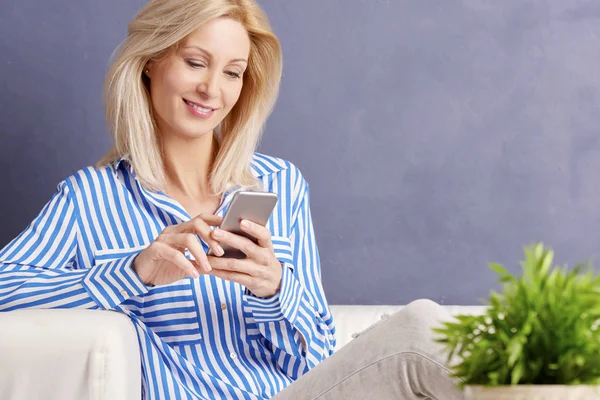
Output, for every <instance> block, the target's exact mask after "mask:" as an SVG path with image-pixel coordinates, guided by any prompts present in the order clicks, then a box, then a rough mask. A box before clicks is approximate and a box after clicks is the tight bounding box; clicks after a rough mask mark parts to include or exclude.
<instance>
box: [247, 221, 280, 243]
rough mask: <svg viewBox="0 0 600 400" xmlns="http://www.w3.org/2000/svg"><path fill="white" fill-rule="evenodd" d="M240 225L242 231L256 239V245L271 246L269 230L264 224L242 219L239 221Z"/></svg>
mask: <svg viewBox="0 0 600 400" xmlns="http://www.w3.org/2000/svg"><path fill="white" fill-rule="evenodd" d="M240 227H241V228H242V230H243V231H244V232H246V233H248V234H250V235H251V236H253V237H255V238H256V239H258V245H259V246H260V247H264V248H266V249H270V248H271V247H273V242H272V241H271V231H270V230H269V229H268V228H267V227H266V226H263V225H260V224H257V223H254V222H252V221H248V220H247V219H244V220H242V222H241V223H240Z"/></svg>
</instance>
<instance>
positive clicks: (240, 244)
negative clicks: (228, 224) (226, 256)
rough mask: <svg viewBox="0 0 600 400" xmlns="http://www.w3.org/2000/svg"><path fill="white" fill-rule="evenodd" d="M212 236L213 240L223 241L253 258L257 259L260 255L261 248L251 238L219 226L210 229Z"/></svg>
mask: <svg viewBox="0 0 600 400" xmlns="http://www.w3.org/2000/svg"><path fill="white" fill-rule="evenodd" d="M212 237H213V238H214V239H215V240H218V241H219V242H220V243H224V244H226V245H228V246H231V247H233V248H235V249H238V250H240V251H241V252H242V253H244V254H245V255H246V256H248V257H250V258H254V259H259V257H261V255H262V253H261V252H262V250H263V249H262V248H261V247H259V246H258V245H257V244H256V243H254V242H253V241H252V240H250V239H248V238H245V237H243V236H240V235H236V234H235V233H231V232H227V231H224V230H222V229H220V228H217V229H215V230H214V231H212Z"/></svg>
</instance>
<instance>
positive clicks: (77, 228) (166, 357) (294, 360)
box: [0, 154, 335, 400]
mask: <svg viewBox="0 0 600 400" xmlns="http://www.w3.org/2000/svg"><path fill="white" fill-rule="evenodd" d="M251 168H252V171H253V173H254V175H255V176H256V177H257V178H258V180H259V182H260V183H261V185H262V186H263V189H264V190H266V191H270V192H275V193H277V194H278V195H279V202H278V203H277V206H276V209H275V211H274V212H273V215H272V216H271V219H270V220H269V223H268V224H267V227H268V228H269V229H270V231H271V234H272V241H273V245H274V248H275V255H276V257H277V258H278V260H279V261H280V262H281V263H282V267H283V275H282V282H281V289H280V291H279V293H277V294H276V295H274V296H273V297H270V298H259V297H256V296H254V295H253V294H252V293H251V292H249V291H248V290H247V289H246V288H244V287H243V286H242V285H240V284H237V283H233V282H229V281H225V280H222V279H219V278H216V277H214V276H212V275H201V276H200V278H198V279H190V278H186V279H182V280H180V281H177V282H175V283H172V284H169V285H162V286H156V287H148V286H146V285H144V283H143V282H142V281H141V280H140V279H139V277H138V276H137V274H136V273H135V272H134V271H133V270H132V268H131V265H132V263H133V260H134V258H135V257H136V255H137V254H139V252H140V251H142V250H143V249H144V248H145V247H147V246H148V245H149V244H150V243H152V241H153V240H154V239H155V238H156V237H157V236H158V235H159V233H160V232H161V231H162V230H163V229H164V228H165V227H167V226H169V225H173V224H179V223H182V222H184V221H188V220H190V219H191V217H190V215H189V214H188V213H187V212H186V211H185V209H184V208H183V207H182V206H181V205H180V204H179V203H178V202H177V201H175V200H173V199H171V198H169V197H168V196H167V195H166V194H165V193H163V192H151V191H148V190H146V189H145V188H144V187H142V185H141V184H140V182H139V181H138V179H137V178H136V176H135V172H134V171H133V169H132V167H131V165H130V164H129V163H128V162H127V161H126V160H119V161H118V162H116V163H114V164H113V165H107V166H105V167H103V168H94V167H88V168H84V169H82V170H80V171H78V172H77V173H75V174H73V175H72V176H70V177H68V178H67V179H65V180H64V181H62V182H61V183H60V184H59V185H58V187H57V191H56V193H55V194H54V196H53V197H52V198H51V200H50V201H49V202H48V203H47V204H46V205H45V206H44V207H43V209H42V211H41V212H40V214H39V215H38V216H37V217H36V218H35V219H34V220H33V221H32V222H31V223H30V224H29V226H28V227H27V228H26V229H25V230H24V231H23V232H22V233H21V234H20V235H19V236H17V237H16V238H15V239H13V240H12V241H11V242H10V243H9V244H8V245H7V246H6V247H5V248H4V249H2V250H0V311H10V310H17V309H24V308H86V309H100V310H114V311H117V312H121V313H124V314H126V315H127V316H128V317H129V318H130V319H131V321H132V322H133V325H134V326H135V328H136V331H137V334H138V338H139V343H140V349H141V357H142V377H143V379H142V388H143V390H142V391H143V394H144V398H146V399H157V400H158V399H164V398H169V399H207V400H208V399H211V400H212V399H268V398H271V397H272V396H274V395H275V394H276V393H277V392H279V391H281V390H282V389H283V388H285V387H286V386H287V385H289V384H290V383H291V382H292V381H294V380H295V379H297V378H298V377H300V376H301V375H303V374H305V373H306V372H307V371H309V370H310V369H311V368H312V367H314V366H315V365H317V364H318V363H319V362H321V361H322V360H323V359H325V358H326V357H328V356H329V355H331V354H332V353H333V349H334V347H335V338H334V332H335V329H334V326H333V319H332V316H331V313H330V311H329V307H328V305H327V300H326V298H325V295H324V292H323V287H322V285H321V271H320V264H319V254H318V250H317V246H316V243H315V235H314V230H313V225H312V221H311V214H310V208H309V188H308V184H307V183H306V181H305V180H304V178H303V177H302V175H301V173H300V171H299V170H298V168H296V167H295V166H294V165H292V164H291V163H289V162H287V161H284V160H281V159H278V158H275V157H270V156H265V155H262V154H255V156H254V158H253V161H252V164H251ZM234 191H235V190H230V191H228V192H227V193H225V194H224V195H223V197H222V200H221V204H220V205H219V208H218V210H217V212H216V215H219V216H223V215H224V213H225V212H226V211H227V208H228V205H229V203H230V201H231V198H232V196H233V193H234ZM202 245H203V247H204V250H205V251H207V250H208V246H207V244H206V243H205V242H204V241H202ZM186 255H187V256H188V257H190V256H189V253H187V252H186ZM303 342H304V343H303Z"/></svg>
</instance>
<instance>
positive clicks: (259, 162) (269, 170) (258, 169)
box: [115, 153, 289, 178]
mask: <svg viewBox="0 0 600 400" xmlns="http://www.w3.org/2000/svg"><path fill="white" fill-rule="evenodd" d="M119 168H125V169H126V170H127V171H129V172H130V173H131V174H132V175H133V176H134V177H135V171H134V170H133V166H132V165H131V162H129V160H128V159H126V158H125V157H119V159H118V160H117V161H116V162H115V170H118V169H119ZM288 168H289V164H288V163H287V162H286V161H284V160H282V159H280V158H277V157H271V156H267V155H265V154H260V153H254V155H253V157H252V161H251V162H250V170H251V171H252V174H253V175H254V176H255V177H256V178H261V177H263V176H267V175H271V174H274V173H277V172H279V171H282V170H284V169H288Z"/></svg>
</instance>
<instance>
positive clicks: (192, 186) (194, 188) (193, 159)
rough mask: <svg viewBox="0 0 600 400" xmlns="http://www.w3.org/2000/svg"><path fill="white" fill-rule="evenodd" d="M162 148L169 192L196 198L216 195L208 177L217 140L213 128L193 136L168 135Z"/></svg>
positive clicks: (199, 199) (202, 198)
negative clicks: (185, 137) (210, 130)
mask: <svg viewBox="0 0 600 400" xmlns="http://www.w3.org/2000/svg"><path fill="white" fill-rule="evenodd" d="M162 151H163V159H164V165H165V173H166V178H167V187H166V192H167V194H169V195H174V196H175V197H185V198H187V199H188V200H193V201H197V202H203V201H207V200H210V199H212V198H213V197H214V196H213V195H212V190H211V187H210V179H209V177H210V172H211V170H212V166H213V163H214V162H215V158H216V154H217V151H218V144H217V142H216V140H215V139H214V137H213V134H212V132H211V133H206V134H205V135H202V136H201V137H199V138H195V139H193V140H186V139H182V138H181V137H175V135H169V136H168V137H166V138H163V139H162Z"/></svg>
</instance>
